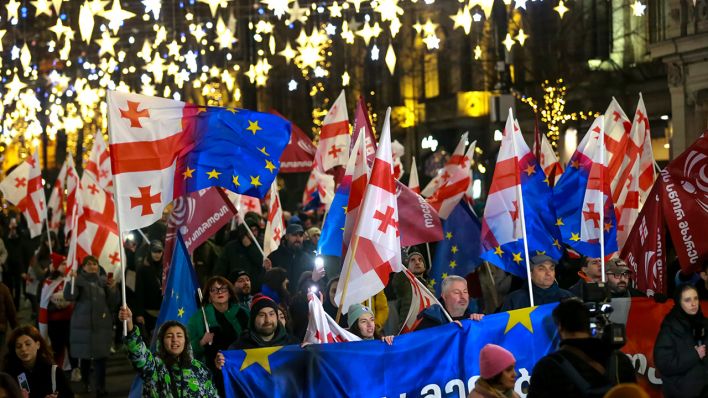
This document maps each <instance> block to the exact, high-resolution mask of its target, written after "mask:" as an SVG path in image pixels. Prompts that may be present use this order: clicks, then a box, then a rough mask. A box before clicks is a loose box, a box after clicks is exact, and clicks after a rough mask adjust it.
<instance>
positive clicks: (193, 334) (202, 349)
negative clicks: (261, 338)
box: [187, 276, 248, 392]
mask: <svg viewBox="0 0 708 398" xmlns="http://www.w3.org/2000/svg"><path fill="white" fill-rule="evenodd" d="M205 293H206V295H205V296H204V300H203V302H202V305H203V306H204V307H203V308H204V312H202V311H197V312H196V313H195V314H194V315H192V317H191V318H190V319H189V323H188V324H187V330H188V333H189V337H190V338H191V344H192V350H193V353H194V358H195V359H198V360H199V361H201V362H203V363H206V364H207V366H209V368H210V369H211V371H212V374H214V382H215V384H216V386H217V388H218V389H219V390H221V386H222V385H223V383H222V381H221V372H217V371H216V369H215V368H214V358H215V357H216V354H217V353H218V352H219V351H221V350H226V349H228V347H229V344H231V343H232V342H234V341H235V340H237V339H238V337H239V336H240V335H241V332H242V331H243V330H246V329H247V328H248V312H246V310H244V309H243V307H241V306H240V305H238V303H237V301H236V293H235V291H234V287H233V285H232V284H231V282H229V281H228V279H226V278H224V277H221V276H214V277H212V278H209V280H207V282H206V285H205ZM205 322H206V323H207V324H208V325H209V329H208V330H209V331H208V332H207V328H206V326H205ZM220 392H223V391H220Z"/></svg>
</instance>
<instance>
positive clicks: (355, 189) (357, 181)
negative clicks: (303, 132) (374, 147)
mask: <svg viewBox="0 0 708 398" xmlns="http://www.w3.org/2000/svg"><path fill="white" fill-rule="evenodd" d="M362 138H363V136H362V135H361V134H360V135H359V137H357V140H356V141H357V144H358V147H357V146H355V147H354V150H353V151H352V156H355V159H354V164H353V165H352V170H351V176H352V183H351V187H350V188H349V201H348V202H347V209H346V212H345V213H346V219H345V220H344V234H343V235H342V243H343V245H344V253H346V251H347V250H348V249H349V242H350V241H351V237H352V234H353V233H354V226H355V225H356V222H357V219H358V217H359V208H360V207H361V202H362V201H363V200H364V194H365V193H366V186H367V184H368V182H369V165H368V162H367V158H366V147H365V143H364V140H363V139H362ZM347 168H349V165H347ZM347 171H348V172H349V170H347Z"/></svg>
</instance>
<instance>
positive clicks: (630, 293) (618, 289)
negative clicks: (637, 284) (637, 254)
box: [605, 258, 645, 298]
mask: <svg viewBox="0 0 708 398" xmlns="http://www.w3.org/2000/svg"><path fill="white" fill-rule="evenodd" d="M605 275H606V276H607V278H606V280H607V286H608V287H609V288H610V295H611V297H612V298H620V297H645V294H644V293H642V292H640V291H639V290H637V289H634V288H633V287H631V286H630V282H631V280H632V276H631V271H630V269H629V267H627V263H625V262H624V260H622V259H621V258H613V259H612V260H610V261H608V262H607V264H606V267H605Z"/></svg>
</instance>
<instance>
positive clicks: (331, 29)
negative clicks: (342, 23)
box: [324, 23, 337, 36]
mask: <svg viewBox="0 0 708 398" xmlns="http://www.w3.org/2000/svg"><path fill="white" fill-rule="evenodd" d="M324 30H325V32H327V34H328V35H330V36H334V35H336V34H337V27H336V26H334V25H332V24H331V23H328V24H327V26H325V29H324Z"/></svg>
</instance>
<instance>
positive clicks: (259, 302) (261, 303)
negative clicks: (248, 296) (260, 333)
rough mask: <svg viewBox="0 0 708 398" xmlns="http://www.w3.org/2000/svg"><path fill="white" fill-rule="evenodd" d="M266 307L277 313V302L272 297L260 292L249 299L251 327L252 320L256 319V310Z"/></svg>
mask: <svg viewBox="0 0 708 398" xmlns="http://www.w3.org/2000/svg"><path fill="white" fill-rule="evenodd" d="M266 307H271V308H272V309H273V311H275V313H276V314H277V313H278V304H276V303H275V301H273V299H272V298H270V297H268V296H266V295H264V294H260V293H259V294H256V295H255V296H253V300H251V319H250V323H251V327H253V320H254V319H256V316H257V315H258V312H259V311H260V310H262V309H263V308H266Z"/></svg>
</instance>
